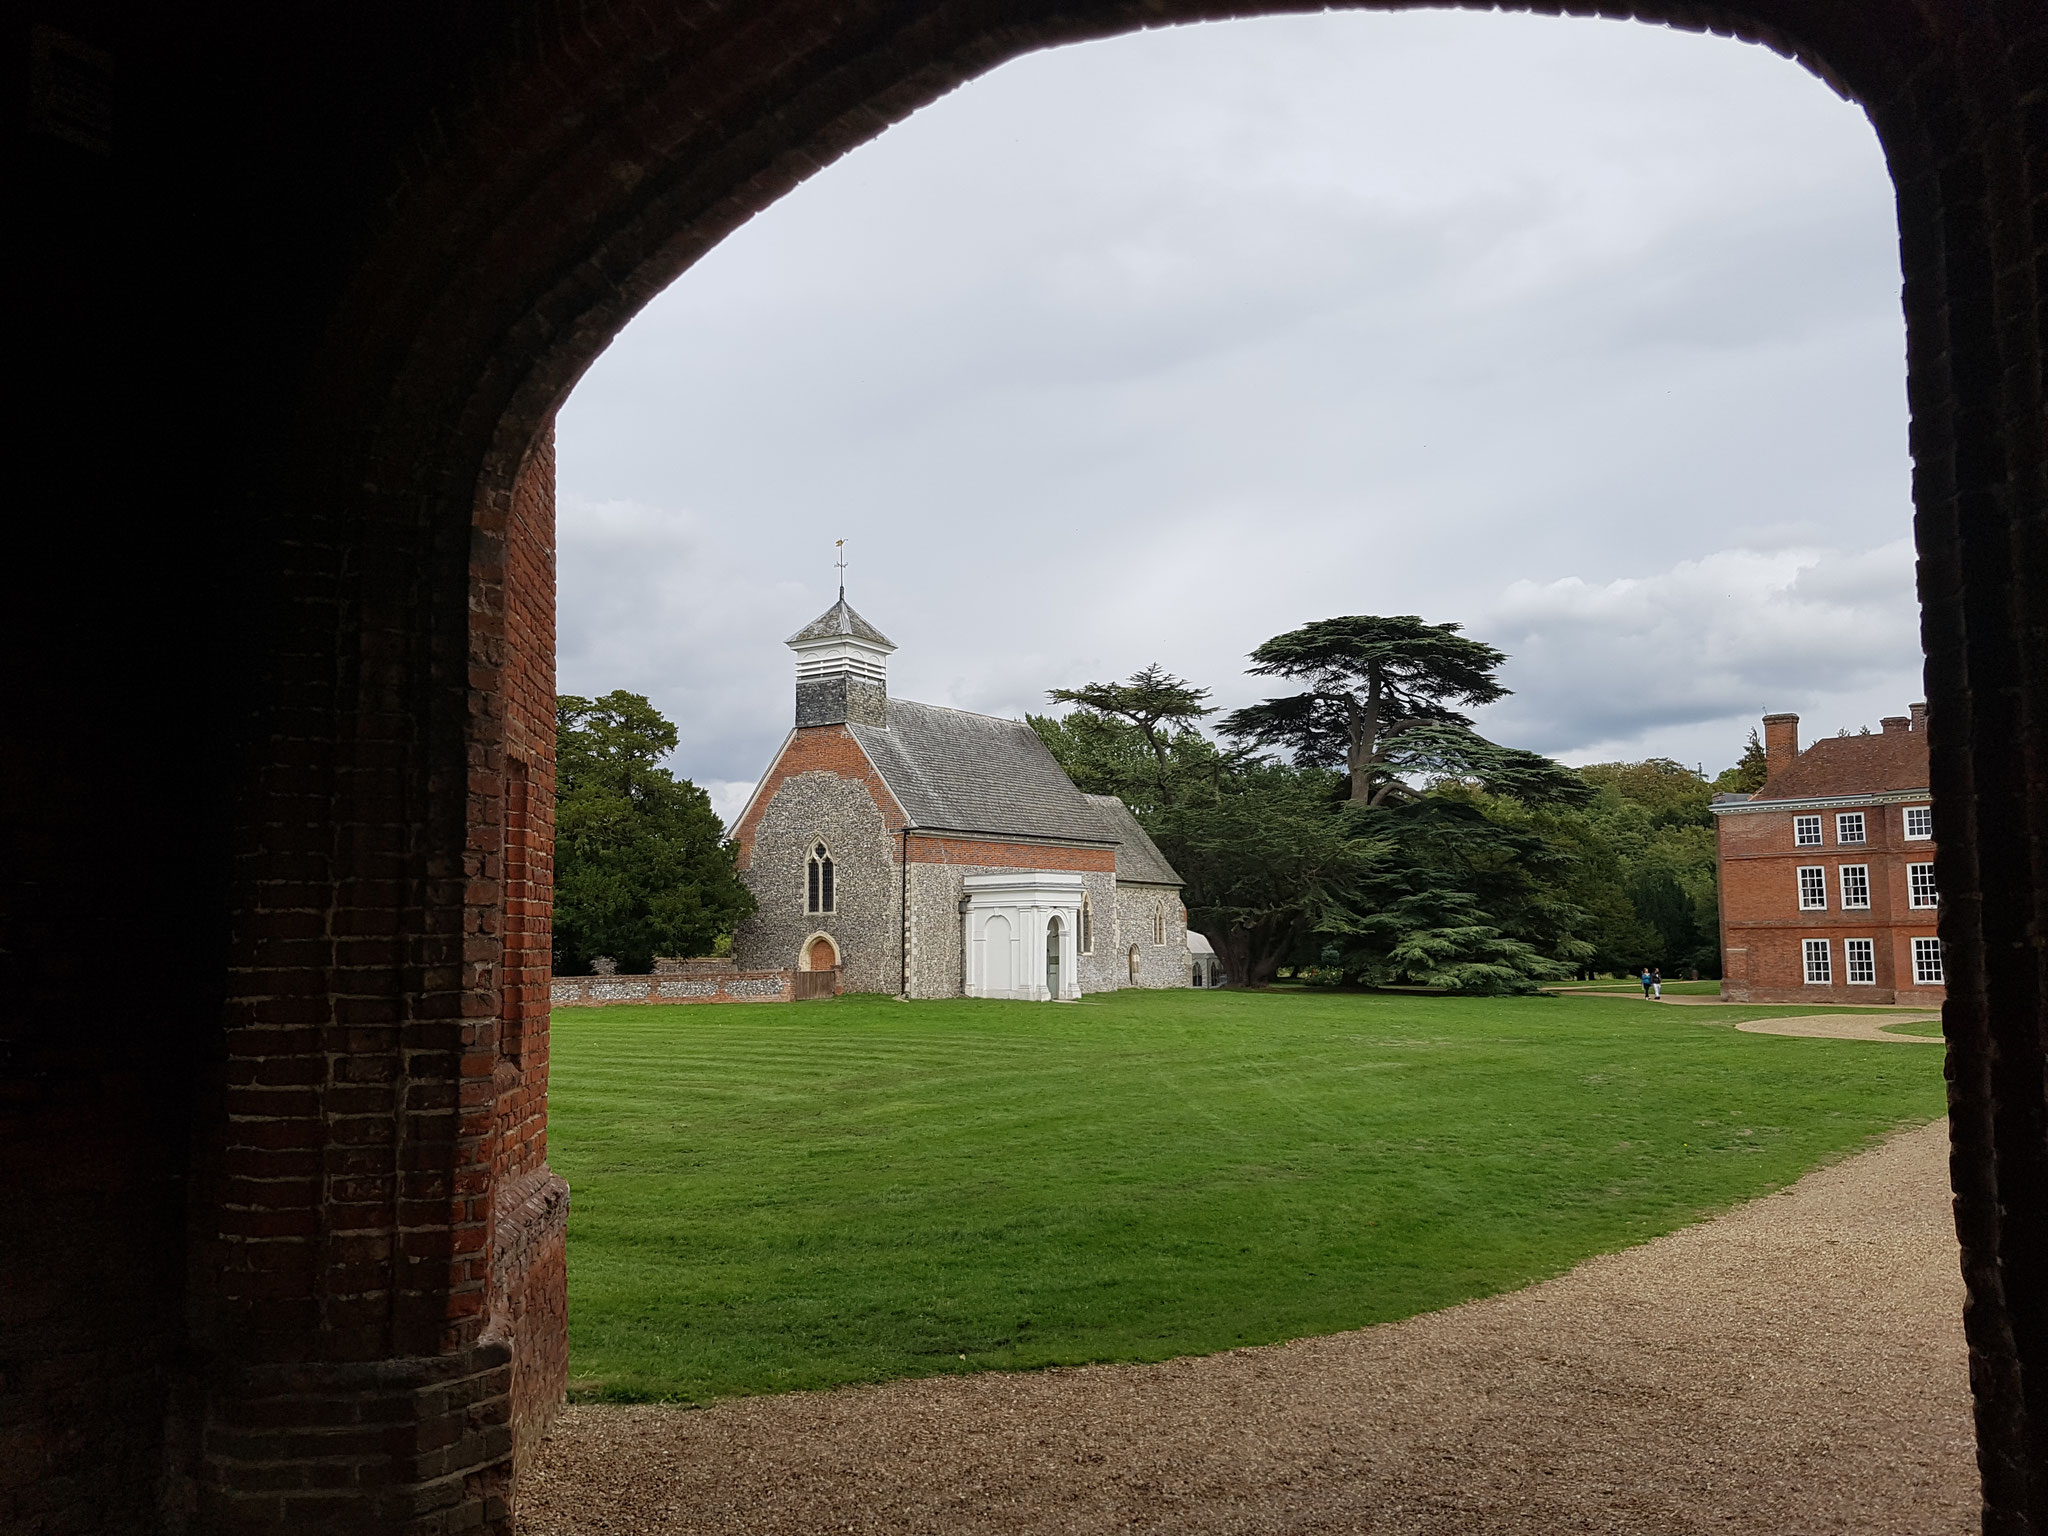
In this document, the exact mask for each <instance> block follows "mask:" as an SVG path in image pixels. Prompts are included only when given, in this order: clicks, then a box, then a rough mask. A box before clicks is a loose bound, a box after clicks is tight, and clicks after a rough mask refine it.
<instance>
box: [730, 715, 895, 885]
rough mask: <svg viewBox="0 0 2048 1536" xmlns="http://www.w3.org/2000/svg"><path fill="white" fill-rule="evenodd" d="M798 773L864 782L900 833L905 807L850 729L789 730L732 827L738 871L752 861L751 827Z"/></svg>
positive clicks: (890, 825) (892, 830) (885, 817)
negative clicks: (784, 742)
mask: <svg viewBox="0 0 2048 1536" xmlns="http://www.w3.org/2000/svg"><path fill="white" fill-rule="evenodd" d="M799 773H832V774H837V775H838V776H839V777H840V778H842V779H852V780H854V781H856V782H857V783H859V784H861V785H862V786H864V787H865V788H866V790H867V792H868V794H869V796H870V797H871V798H872V799H873V800H874V802H875V809H876V810H878V811H880V812H881V813H882V821H883V824H884V825H885V826H886V827H887V828H888V830H889V832H890V834H891V835H892V836H893V835H894V834H896V833H898V832H901V831H902V830H903V825H904V823H905V822H906V821H908V820H909V818H908V817H907V816H905V815H904V813H903V807H902V806H901V805H899V804H897V803H896V797H895V796H894V795H893V794H891V793H890V792H889V786H888V785H887V784H884V783H883V782H882V776H881V775H880V774H879V773H877V772H875V765H874V764H873V763H871V762H870V761H868V755H867V753H865V752H864V751H862V750H861V745H860V743H859V742H858V741H857V740H855V739H854V735H853V732H851V731H849V730H848V729H847V728H846V727H845V726H843V725H807V726H802V727H799V728H798V729H797V730H795V731H793V732H792V733H791V734H790V738H789V741H788V742H787V743H786V744H785V745H784V746H783V749H782V751H781V753H780V754H778V755H777V757H776V759H775V761H774V762H773V763H771V764H770V765H769V767H768V771H767V773H765V774H763V775H762V776H761V782H760V784H759V785H758V786H756V788H755V790H754V795H753V799H752V800H751V802H750V803H749V804H748V807H747V811H746V814H745V815H744V816H743V817H742V818H741V820H740V824H739V825H738V826H737V827H735V828H733V833H732V837H733V841H734V842H735V843H737V844H738V845H739V858H738V861H737V862H738V865H739V868H741V869H742V870H745V869H748V868H751V867H752V865H753V862H754V832H755V830H756V828H758V827H759V826H760V824H761V818H762V817H763V816H765V815H766V814H767V813H768V806H769V804H770V802H772V801H773V800H774V799H775V792H776V791H777V790H778V789H780V788H781V787H782V785H783V782H784V781H785V780H787V779H791V778H794V777H795V776H796V775H797V774H799Z"/></svg>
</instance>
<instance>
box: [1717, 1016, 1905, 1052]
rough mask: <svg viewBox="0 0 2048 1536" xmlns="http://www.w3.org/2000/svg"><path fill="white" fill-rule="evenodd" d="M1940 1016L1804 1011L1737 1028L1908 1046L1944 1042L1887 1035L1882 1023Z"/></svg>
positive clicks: (1749, 1021) (1747, 1031)
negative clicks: (1891, 1015)
mask: <svg viewBox="0 0 2048 1536" xmlns="http://www.w3.org/2000/svg"><path fill="white" fill-rule="evenodd" d="M1940 1018H1941V1015H1939V1014H1935V1013H1929V1014H1922V1015H1919V1016H1917V1017H1905V1016H1901V1017H1899V1018H1888V1017H1886V1016H1885V1015H1884V1014H1868V1013H1866V1014H1863V1015H1861V1016H1860V1017H1859V1016H1858V1015H1856V1014H1853V1013H1850V1014H1841V1013H1802V1014H1799V1015H1797V1016H1796V1017H1794V1018H1789V1019H1744V1020H1743V1021H1742V1022H1741V1023H1740V1024H1737V1025H1736V1026H1735V1027H1736V1028H1737V1029H1739V1030H1741V1031H1742V1032H1743V1033H1744V1034H1745V1035H1797V1036H1799V1037H1800V1038H1802V1039H1806V1040H1876V1041H1880V1042H1889V1043H1892V1044H1897V1043H1899V1042H1900V1041H1903V1042H1905V1043H1906V1044H1908V1045H1941V1044H1942V1043H1943V1041H1942V1038H1941V1037H1940V1036H1939V1035H1888V1034H1886V1033H1885V1032H1884V1031H1883V1030H1882V1029H1880V1028H1879V1027H1878V1026H1879V1025H1882V1024H1934V1023H1937V1022H1939V1021H1940Z"/></svg>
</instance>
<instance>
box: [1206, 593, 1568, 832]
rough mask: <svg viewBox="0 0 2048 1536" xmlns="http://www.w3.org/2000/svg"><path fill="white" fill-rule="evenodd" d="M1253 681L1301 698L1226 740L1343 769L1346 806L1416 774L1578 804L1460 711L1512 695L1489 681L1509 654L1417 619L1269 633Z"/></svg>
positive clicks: (1273, 707)
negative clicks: (1295, 687)
mask: <svg viewBox="0 0 2048 1536" xmlns="http://www.w3.org/2000/svg"><path fill="white" fill-rule="evenodd" d="M1251 659H1252V666H1251V668H1250V669H1249V670H1250V671H1251V672H1252V674H1253V675H1254V676H1258V677H1284V678H1289V679H1292V680H1295V681H1297V682H1301V683H1303V684H1305V685H1306V686H1305V687H1304V688H1303V689H1302V691H1301V692H1299V693H1294V694H1289V695H1287V696H1286V697H1284V698H1277V699H1267V700H1266V701H1265V702H1264V703H1261V704H1254V705H1251V706H1250V707H1249V708H1246V709H1240V710H1235V711H1233V712H1232V713H1231V714H1229V715H1227V716H1225V717H1224V720H1223V722H1222V728H1223V732H1224V734H1225V735H1227V736H1231V737H1235V738H1236V739H1238V740H1240V741H1244V742H1248V743H1251V744H1253V745H1256V746H1261V747H1279V748H1281V749H1283V750H1285V751H1286V752H1287V753H1288V754H1289V755H1290V756H1292V757H1293V759H1294V761H1295V762H1296V763H1297V764H1299V765H1301V766H1303V767H1323V768H1339V769H1342V770H1343V772H1344V774H1345V775H1346V777H1347V778H1348V779H1349V780H1350V784H1351V799H1352V800H1353V801H1354V802H1355V803H1359V804H1364V805H1379V804H1381V803H1383V802H1384V801H1385V800H1387V798H1388V797H1389V796H1393V795H1399V794H1402V793H1404V792H1406V791H1407V790H1408V789H1409V787H1410V786H1409V784H1408V780H1409V779H1410V778H1413V777H1417V776H1420V777H1423V778H1426V779H1463V780H1468V781H1470V782H1474V783H1477V784H1479V785H1481V786H1482V787H1484V788H1487V789H1489V790H1491V791H1492V792H1494V793H1498V794H1508V795H1513V796H1515V797H1516V798H1517V799H1523V800H1547V799H1561V800H1566V801H1570V800H1575V799H1579V800H1582V799H1584V798H1585V795H1586V791H1585V789H1584V786H1583V785H1582V784H1580V783H1579V782H1578V780H1577V778H1576V776H1574V775H1573V774H1571V773H1570V771H1569V770H1567V769H1563V768H1560V767H1559V766H1558V765H1557V764H1555V763H1553V762H1551V761H1550V760H1549V759H1548V758H1545V757H1542V756H1540V755H1539V754H1537V753H1534V752H1525V751H1523V750H1521V749H1519V748H1514V747H1502V746H1499V745H1497V744H1495V743H1493V742H1490V741H1488V740H1486V739H1485V738H1484V737H1482V736H1480V735H1478V734H1477V733H1476V732H1475V731H1473V729H1472V721H1471V718H1470V717H1469V716H1467V715H1466V714H1464V713H1463V712H1462V711H1463V710H1464V709H1465V708H1470V707H1473V706H1476V705H1481V704H1491V703H1493V702H1494V701H1495V700H1497V699H1504V698H1506V697H1507V696H1508V692H1509V690H1508V689H1507V688H1506V687H1505V686H1504V685H1503V684H1502V683H1501V682H1500V680H1499V679H1498V678H1497V677H1496V676H1495V675H1494V674H1495V673H1496V672H1498V671H1499V669H1500V666H1501V663H1503V662H1504V661H1506V660H1507V656H1506V654H1505V653H1503V652H1501V651H1499V650H1496V649H1495V648H1494V647H1492V646H1490V645H1488V644H1486V643H1485V642H1484V641H1480V640H1473V639H1470V638H1468V637H1466V636H1465V635H1463V634H1462V633H1460V626H1459V625H1456V624H1429V623H1425V622H1424V621H1423V620H1422V619H1420V618H1417V617H1416V616H1415V615H1413V614H1406V615H1399V616H1395V617H1382V616H1379V615H1376V614H1351V615H1349V616H1346V617H1343V618H1335V619H1319V620H1317V621H1316V622H1315V623H1313V624H1304V625H1303V626H1302V627H1301V628H1300V629H1295V630H1289V631H1288V632H1287V633H1286V634H1284V635H1275V636H1274V637H1273V638H1272V639H1270V640H1268V641H1267V642H1266V643H1265V644H1264V645H1262V646H1260V647H1259V648H1258V649H1257V650H1255V651H1253V652H1252V655H1251Z"/></svg>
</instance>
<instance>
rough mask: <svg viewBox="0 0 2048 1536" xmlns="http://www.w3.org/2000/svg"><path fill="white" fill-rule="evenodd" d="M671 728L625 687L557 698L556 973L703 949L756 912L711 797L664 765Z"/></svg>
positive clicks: (635, 964) (646, 962)
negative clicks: (600, 960) (595, 694)
mask: <svg viewBox="0 0 2048 1536" xmlns="http://www.w3.org/2000/svg"><path fill="white" fill-rule="evenodd" d="M675 746H676V728H675V727H674V726H673V725H671V724H670V723H669V722H668V721H667V720H666V719H664V718H663V717H662V715H661V712H660V711H659V710H657V709H656V708H655V707H654V706H653V705H652V704H650V703H649V702H648V701H647V700H646V699H644V698H642V697H641V696H640V695H639V694H637V693H626V692H624V691H623V690H621V691H618V692H613V693H608V694H606V695H605V696H604V697H603V698H601V699H585V698H578V697H577V696H576V695H574V694H563V695H562V696H561V697H559V698H558V699H556V700H555V969H556V970H558V971H561V972H565V973H568V974H580V973H584V972H587V971H589V970H590V968H591V962H592V961H594V960H595V959H597V958H598V957H600V956H604V957H609V958H611V959H613V960H616V961H617V962H618V964H619V966H620V968H621V969H622V970H626V971H645V970H647V969H649V968H650V966H651V965H652V964H653V961H654V957H655V956H656V955H701V954H708V953H710V952H711V951H712V949H713V948H714V947H715V946H716V945H717V944H718V942H719V941H720V940H721V939H724V938H726V937H728V936H730V934H731V933H732V931H733V929H734V928H735V927H736V926H737V925H738V923H739V921H740V919H742V918H744V917H746V916H748V915H749V914H750V913H752V912H753V910H754V897H753V893H752V892H751V891H749V890H748V889H747V888H746V886H745V885H743V884H741V882H740V878H739V876H738V874H737V873H736V872H735V870H734V867H733V848H732V844H731V843H730V842H728V841H727V840H726V837H725V829H724V828H723V826H721V825H720V823H719V820H718V816H717V815H716V813H715V812H713V811H712V809H711V799H710V797H709V796H708V795H706V794H705V793H704V791H703V790H702V789H700V788H698V787H697V786H696V785H695V784H692V783H691V782H690V781H689V780H687V779H678V778H676V777H675V775H674V774H672V773H670V772H669V771H668V770H667V769H666V768H663V767H661V766H660V764H661V760H662V759H663V758H664V757H666V756H667V755H668V754H669V753H670V752H672V751H674V750H675Z"/></svg>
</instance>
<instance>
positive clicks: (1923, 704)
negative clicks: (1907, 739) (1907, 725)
mask: <svg viewBox="0 0 2048 1536" xmlns="http://www.w3.org/2000/svg"><path fill="white" fill-rule="evenodd" d="M1906 708H1907V709H1909V710H1911V711H1912V714H1913V729H1914V730H1916V731H1924V730H1926V729H1927V701H1926V700H1925V699H1922V700H1921V701H1920V702H1919V703H1918V704H1908V705H1907V706H1906Z"/></svg>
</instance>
